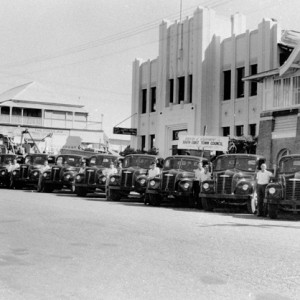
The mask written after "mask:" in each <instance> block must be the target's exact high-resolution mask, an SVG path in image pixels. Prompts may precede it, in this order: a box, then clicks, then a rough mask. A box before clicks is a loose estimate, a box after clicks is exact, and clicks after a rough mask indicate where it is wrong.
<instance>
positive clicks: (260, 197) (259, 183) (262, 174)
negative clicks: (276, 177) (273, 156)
mask: <svg viewBox="0 0 300 300" xmlns="http://www.w3.org/2000/svg"><path fill="white" fill-rule="evenodd" d="M260 168H261V170H259V171H258V172H257V174H256V193H257V216H258V217H263V216H264V209H263V206H264V198H265V191H266V186H267V185H268V183H269V182H270V180H271V178H272V177H273V174H272V173H271V172H269V171H267V165H266V164H262V165H261V166H260Z"/></svg>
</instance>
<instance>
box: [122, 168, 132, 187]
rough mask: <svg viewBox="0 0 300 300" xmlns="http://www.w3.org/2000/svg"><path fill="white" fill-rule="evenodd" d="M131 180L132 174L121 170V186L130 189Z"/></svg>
mask: <svg viewBox="0 0 300 300" xmlns="http://www.w3.org/2000/svg"><path fill="white" fill-rule="evenodd" d="M132 179H133V172H130V171H127V170H122V175H121V186H124V187H131V186H132Z"/></svg>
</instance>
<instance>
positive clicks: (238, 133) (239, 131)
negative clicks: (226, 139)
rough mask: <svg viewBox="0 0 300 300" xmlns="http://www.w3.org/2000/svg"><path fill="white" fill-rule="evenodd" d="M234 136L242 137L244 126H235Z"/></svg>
mask: <svg viewBox="0 0 300 300" xmlns="http://www.w3.org/2000/svg"><path fill="white" fill-rule="evenodd" d="M235 135H236V136H243V135H244V126H243V125H238V126H235Z"/></svg>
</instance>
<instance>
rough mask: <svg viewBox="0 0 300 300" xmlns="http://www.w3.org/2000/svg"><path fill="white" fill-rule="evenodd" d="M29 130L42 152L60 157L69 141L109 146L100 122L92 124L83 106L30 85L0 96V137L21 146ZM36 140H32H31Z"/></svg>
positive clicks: (98, 146) (36, 85) (31, 141)
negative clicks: (22, 139)
mask: <svg viewBox="0 0 300 300" xmlns="http://www.w3.org/2000/svg"><path fill="white" fill-rule="evenodd" d="M25 129H28V132H29V133H30V135H31V136H30V135H28V136H26V138H27V139H28V142H29V143H33V140H34V141H35V142H36V144H37V145H38V146H39V148H40V150H41V151H47V152H51V153H58V152H59V151H60V149H61V148H62V147H64V146H66V141H67V140H68V138H69V137H79V138H80V140H81V144H82V145H83V146H88V145H92V146H93V147H95V148H101V147H103V146H107V144H108V137H107V136H106V135H105V134H104V132H103V130H102V123H101V122H89V120H88V112H87V111H86V110H85V109H84V106H83V105H77V104H68V103H66V101H65V99H64V98H63V97H61V96H59V95H56V94H54V93H53V92H51V91H49V90H48V89H47V88H45V87H44V86H42V85H40V84H38V83H35V82H31V83H27V84H24V85H21V86H18V87H15V88H13V89H11V90H8V91H6V92H4V93H3V94H1V95H0V133H1V134H4V135H8V136H9V137H13V138H14V142H15V143H16V144H19V143H20V142H21V137H22V132H23V131H24V130H25ZM32 139H33V140H32Z"/></svg>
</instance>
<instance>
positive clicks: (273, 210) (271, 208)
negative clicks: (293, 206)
mask: <svg viewBox="0 0 300 300" xmlns="http://www.w3.org/2000/svg"><path fill="white" fill-rule="evenodd" d="M268 212H269V217H270V219H277V216H278V206H277V204H270V203H269V205H268Z"/></svg>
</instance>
